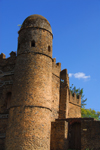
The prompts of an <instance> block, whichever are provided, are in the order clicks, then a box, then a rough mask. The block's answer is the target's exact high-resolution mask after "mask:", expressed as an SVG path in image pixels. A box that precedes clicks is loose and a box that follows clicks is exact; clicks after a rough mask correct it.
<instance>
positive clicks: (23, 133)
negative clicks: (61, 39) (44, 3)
mask: <svg viewBox="0 0 100 150" xmlns="http://www.w3.org/2000/svg"><path fill="white" fill-rule="evenodd" d="M18 34H19V37H18V49H17V56H16V53H15V52H11V53H10V57H9V58H6V56H5V54H3V53H1V55H0V150H67V149H69V148H70V149H78V150H80V149H81V150H85V149H86V148H95V149H100V146H99V144H98V143H99V142H100V121H96V120H94V119H93V118H81V96H80V95H78V96H76V94H75V93H74V94H73V95H72V94H71V92H70V90H69V77H68V73H67V70H66V69H64V70H61V63H56V59H55V58H52V39H53V34H52V29H51V26H50V23H49V22H48V21H47V19H46V18H44V17H43V16H40V15H31V16H29V17H27V18H26V19H25V20H24V22H23V24H22V26H21V28H20V30H19V32H18Z"/></svg>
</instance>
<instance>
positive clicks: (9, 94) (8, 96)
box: [7, 92, 12, 109]
mask: <svg viewBox="0 0 100 150" xmlns="http://www.w3.org/2000/svg"><path fill="white" fill-rule="evenodd" d="M11 95H12V93H11V92H8V93H7V109H9V108H10V102H11Z"/></svg>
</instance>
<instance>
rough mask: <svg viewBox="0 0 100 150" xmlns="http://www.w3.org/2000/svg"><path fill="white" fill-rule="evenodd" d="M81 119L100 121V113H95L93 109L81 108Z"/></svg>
mask: <svg viewBox="0 0 100 150" xmlns="http://www.w3.org/2000/svg"><path fill="white" fill-rule="evenodd" d="M81 117H82V118H95V119H97V120H100V112H99V111H97V112H96V111H95V110H93V109H91V108H90V109H85V107H84V108H81Z"/></svg>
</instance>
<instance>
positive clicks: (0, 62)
mask: <svg viewBox="0 0 100 150" xmlns="http://www.w3.org/2000/svg"><path fill="white" fill-rule="evenodd" d="M16 57H17V56H16V52H13V51H12V52H11V53H10V57H8V58H6V55H5V54H4V53H1V54H0V66H1V67H3V66H7V65H9V64H15V61H16Z"/></svg>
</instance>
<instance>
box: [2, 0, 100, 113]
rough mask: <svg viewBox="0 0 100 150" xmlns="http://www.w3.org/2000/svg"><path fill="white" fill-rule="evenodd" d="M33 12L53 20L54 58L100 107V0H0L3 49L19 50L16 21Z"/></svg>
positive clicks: (93, 106)
mask: <svg viewBox="0 0 100 150" xmlns="http://www.w3.org/2000/svg"><path fill="white" fill-rule="evenodd" d="M32 14H39V15H42V16H44V17H45V18H46V19H47V20H48V21H49V22H50V24H51V27H52V31H53V58H55V57H56V61H57V62H61V69H65V68H66V69H67V70H68V74H69V76H70V85H71V84H74V85H75V86H76V87H77V88H83V91H84V95H85V97H84V98H87V102H86V103H87V105H86V108H91V109H94V110H96V111H100V96H99V94H100V0H0V53H1V52H3V53H4V54H5V55H6V57H9V53H10V52H11V51H17V38H18V30H19V27H18V26H17V25H18V24H22V23H23V21H24V19H25V18H26V17H28V16H29V15H32Z"/></svg>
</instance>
